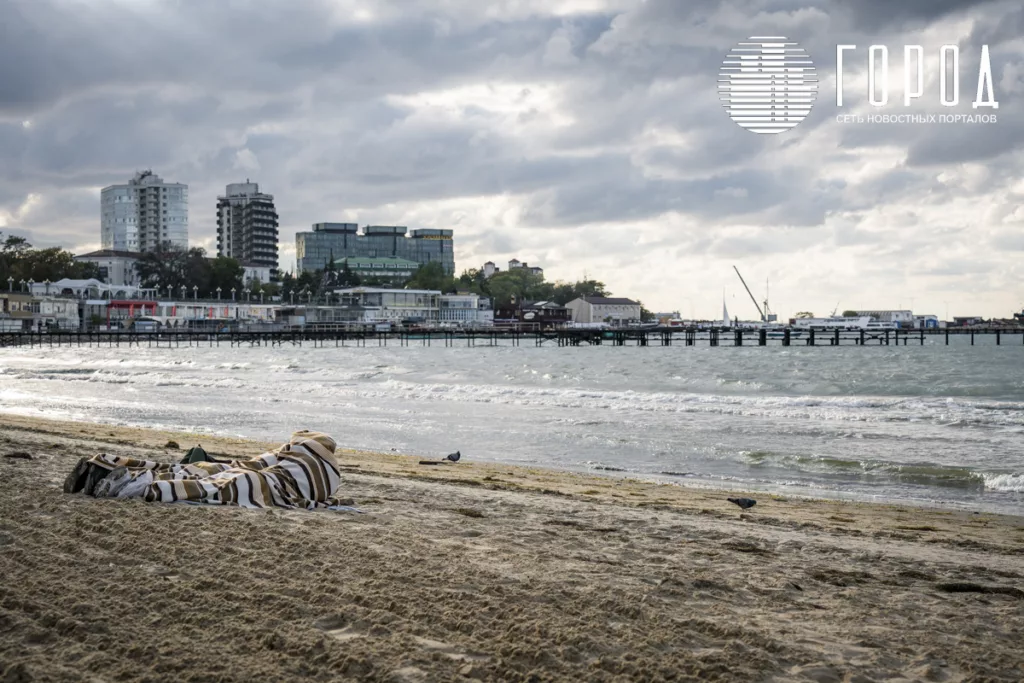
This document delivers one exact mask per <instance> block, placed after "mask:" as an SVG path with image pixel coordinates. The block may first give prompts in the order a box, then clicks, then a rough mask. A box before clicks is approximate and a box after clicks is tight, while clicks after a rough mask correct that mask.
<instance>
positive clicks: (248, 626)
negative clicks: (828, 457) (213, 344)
mask: <svg viewBox="0 0 1024 683" xmlns="http://www.w3.org/2000/svg"><path fill="white" fill-rule="evenodd" d="M303 426H304V425H296V428H301V427H303ZM333 436H335V437H336V438H337V439H338V440H339V442H340V443H344V434H334V435H333ZM287 437H288V435H287V434H282V435H281V440H282V441H284V440H286V439H287ZM170 442H175V443H176V444H177V446H175V444H173V443H170ZM196 443H201V444H202V445H203V447H204V448H205V449H206V450H207V451H209V452H211V453H213V454H221V455H230V456H234V457H238V456H252V455H258V454H259V453H261V452H263V451H264V450H267V449H269V448H272V447H275V446H276V445H277V444H276V443H258V442H252V441H245V440H240V439H226V438H214V437H210V436H208V435H202V436H200V435H195V434H191V435H190V434H180V433H169V432H160V431H152V430H141V429H134V428H122V427H113V426H108V425H96V424H84V423H70V422H55V421H47V420H41V419H34V418H25V417H15V416H7V415H4V416H0V494H2V495H0V506H2V510H3V512H2V515H0V549H2V550H0V571H2V573H3V576H4V581H3V584H2V586H0V633H2V634H3V638H2V639H0V681H4V682H5V683H7V682H11V683H13V682H19V681H24V682H27V681H93V682H99V681H135V680H140V681H211V682H213V681H294V680H301V679H307V678H308V679H309V680H318V681H335V680H337V681H345V680H368V681H410V682H412V681H449V680H460V679H463V680H471V679H478V680H488V681H563V680H564V681H612V680H622V681H627V680H636V681H661V680H674V681H680V680H721V681H744V682H745V683H746V682H749V681H817V682H818V683H830V682H836V683H839V682H844V683H866V682H867V681H1020V680H1024V647H1022V643H1024V518H1021V517H1012V516H998V515H992V514H979V513H972V512H958V511H948V510H937V509H921V508H910V507H899V506H885V505H868V504H856V503H847V502H834V501H813V500H794V499H784V498H782V497H778V496H767V495H764V494H757V495H753V497H755V498H757V499H758V504H757V506H756V507H755V508H754V509H753V510H751V511H749V512H742V511H740V510H739V509H738V508H737V507H736V506H734V505H732V504H731V503H729V502H727V501H726V500H725V499H726V497H727V496H729V495H736V494H735V493H731V494H728V493H724V492H717V491H708V490H697V489H688V488H684V487H679V486H671V485H661V484H653V483H646V482H641V481H635V480H623V479H615V478H606V477H599V476H591V475H581V474H573V473H564V472H556V471H546V470H541V469H529V468H517V467H511V466H505V465H495V464H477V463H474V462H473V457H472V453H464V456H465V457H464V460H463V461H462V462H459V463H457V464H452V463H449V464H443V465H435V466H427V465H422V464H420V459H419V458H415V457H406V456H402V455H397V454H377V453H362V452H354V451H346V450H341V451H339V457H340V460H341V462H342V464H343V465H344V471H343V490H342V491H341V492H340V493H341V494H342V495H343V496H347V497H350V498H352V499H353V501H354V504H355V506H356V507H357V508H359V509H360V510H362V511H364V514H356V513H351V512H334V511H327V512H316V513H310V512H300V511H287V510H259V511H252V510H242V509H237V508H219V507H205V506H187V505H160V504H146V503H142V502H139V501H135V500H96V499H92V498H88V497H85V496H81V495H66V494H64V493H62V491H61V485H62V482H63V479H64V476H65V475H66V474H67V472H68V471H69V470H70V468H71V467H72V466H73V464H74V463H75V462H76V460H77V459H78V458H79V457H81V456H91V455H95V454H97V453H100V452H109V453H119V454H124V455H135V456H139V457H145V458H150V459H164V460H168V461H175V460H177V459H180V457H181V456H182V454H183V452H184V450H185V449H186V448H188V447H189V446H191V445H194V444H196ZM26 456H28V457H26Z"/></svg>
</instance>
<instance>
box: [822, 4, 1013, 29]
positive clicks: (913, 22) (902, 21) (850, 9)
mask: <svg viewBox="0 0 1024 683" xmlns="http://www.w3.org/2000/svg"><path fill="white" fill-rule="evenodd" d="M996 4H998V3H997V2H994V1H993V0H899V2H892V1H891V0H842V1H840V0H834V1H833V2H831V3H830V5H829V6H830V9H831V10H832V12H830V13H832V14H834V15H835V16H836V17H837V18H840V19H847V20H849V22H850V25H851V27H852V28H854V29H856V30H860V31H864V32H867V33H871V32H877V31H880V30H886V29H889V30H891V29H893V28H894V27H898V28H899V29H908V28H913V27H917V26H922V25H925V24H928V23H931V22H934V21H936V20H937V19H942V18H944V17H948V16H950V15H958V14H961V15H962V14H965V13H967V12H971V14H972V16H973V15H976V14H980V13H984V12H985V9H986V6H991V5H996Z"/></svg>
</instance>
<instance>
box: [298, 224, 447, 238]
mask: <svg viewBox="0 0 1024 683" xmlns="http://www.w3.org/2000/svg"><path fill="white" fill-rule="evenodd" d="M318 232H333V233H347V234H350V235H352V234H362V235H363V236H364V237H365V236H367V235H399V236H405V235H406V233H409V237H410V238H411V239H416V238H417V237H451V236H452V235H454V232H453V231H452V230H449V229H447V228H416V229H415V230H411V231H410V230H409V228H408V227H407V226H404V225H367V226H364V227H363V231H362V233H359V225H358V224H357V223H314V224H313V230H312V231H300V232H298V233H296V234H297V235H311V234H314V233H318Z"/></svg>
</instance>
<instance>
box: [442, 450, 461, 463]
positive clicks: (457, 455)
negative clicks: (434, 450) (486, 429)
mask: <svg viewBox="0 0 1024 683" xmlns="http://www.w3.org/2000/svg"><path fill="white" fill-rule="evenodd" d="M461 457H462V451H455V452H454V453H449V454H448V455H446V456H445V459H446V460H451V461H452V462H458V461H459V458H461Z"/></svg>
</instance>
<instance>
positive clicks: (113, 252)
mask: <svg viewBox="0 0 1024 683" xmlns="http://www.w3.org/2000/svg"><path fill="white" fill-rule="evenodd" d="M141 256H142V252H140V251H121V250H118V249H100V250H99V251H90V252H89V253H88V254H78V255H77V256H75V258H113V257H120V258H134V259H137V258H139V257H141Z"/></svg>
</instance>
